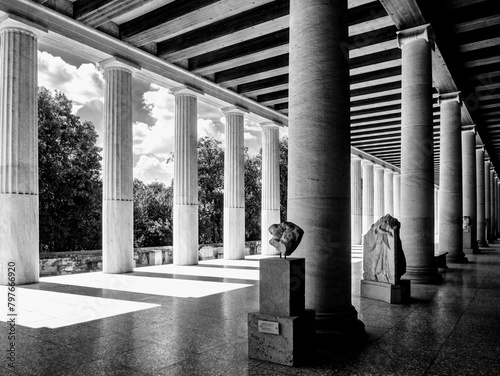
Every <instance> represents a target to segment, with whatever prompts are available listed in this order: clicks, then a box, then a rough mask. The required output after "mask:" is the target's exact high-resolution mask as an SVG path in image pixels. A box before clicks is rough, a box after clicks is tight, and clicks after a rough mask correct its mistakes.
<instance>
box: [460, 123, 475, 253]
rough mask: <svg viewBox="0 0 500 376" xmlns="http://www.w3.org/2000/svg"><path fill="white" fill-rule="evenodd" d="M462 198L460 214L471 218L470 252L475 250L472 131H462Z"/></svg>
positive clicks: (473, 144) (473, 143)
mask: <svg viewBox="0 0 500 376" xmlns="http://www.w3.org/2000/svg"><path fill="white" fill-rule="evenodd" d="M462 200H463V212H462V214H463V216H468V217H470V218H471V239H472V240H471V241H472V252H477V203H476V135H475V133H474V131H463V132H462ZM466 251H467V252H471V251H470V250H466Z"/></svg>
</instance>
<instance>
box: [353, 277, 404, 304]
mask: <svg viewBox="0 0 500 376" xmlns="http://www.w3.org/2000/svg"><path fill="white" fill-rule="evenodd" d="M361 296H362V297H363V298H369V299H376V300H382V301H384V302H386V303H390V304H402V303H409V302H410V296H411V285H410V281H408V280H406V281H405V280H403V281H399V283H398V284H395V285H393V284H390V283H385V282H376V281H367V280H364V279H362V280H361Z"/></svg>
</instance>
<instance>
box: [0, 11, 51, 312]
mask: <svg viewBox="0 0 500 376" xmlns="http://www.w3.org/2000/svg"><path fill="white" fill-rule="evenodd" d="M16 19H17V18H16V17H12V16H10V15H9V16H8V17H7V18H6V19H4V20H3V22H2V23H0V212H1V214H0V285H4V286H7V285H8V284H9V278H8V277H9V273H8V272H9V267H13V268H14V269H11V271H12V270H15V283H16V284H17V285H24V284H28V283H36V282H38V275H39V265H38V263H39V257H38V252H39V236H38V213H39V212H38V118H37V104H38V101H37V79H38V76H37V66H38V65H37V46H38V34H39V33H40V32H41V31H45V30H40V29H38V27H37V26H36V25H31V23H26V24H25V23H21V22H18V21H16ZM9 263H10V264H9ZM6 296H7V295H5V297H6ZM5 301H6V300H5ZM4 309H5V310H6V309H7V305H5V308H4Z"/></svg>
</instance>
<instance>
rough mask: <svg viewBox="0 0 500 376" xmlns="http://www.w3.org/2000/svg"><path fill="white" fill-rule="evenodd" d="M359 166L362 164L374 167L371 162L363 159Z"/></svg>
mask: <svg viewBox="0 0 500 376" xmlns="http://www.w3.org/2000/svg"><path fill="white" fill-rule="evenodd" d="M361 164H362V165H363V166H375V163H373V162H372V161H370V160H368V159H363V160H362V161H361Z"/></svg>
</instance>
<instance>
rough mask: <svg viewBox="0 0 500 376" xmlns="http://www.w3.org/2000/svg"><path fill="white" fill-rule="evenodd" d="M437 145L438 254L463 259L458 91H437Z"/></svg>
mask: <svg viewBox="0 0 500 376" xmlns="http://www.w3.org/2000/svg"><path fill="white" fill-rule="evenodd" d="M439 105H440V107H441V148H440V167H439V221H438V223H439V253H440V254H441V253H448V254H447V255H446V260H447V261H450V262H455V263H464V262H467V258H466V257H465V256H464V251H463V238H462V237H463V234H462V233H463V229H462V222H463V205H462V139H461V118H460V109H461V107H462V100H461V98H460V93H459V92H454V93H446V94H441V95H440V96H439Z"/></svg>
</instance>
